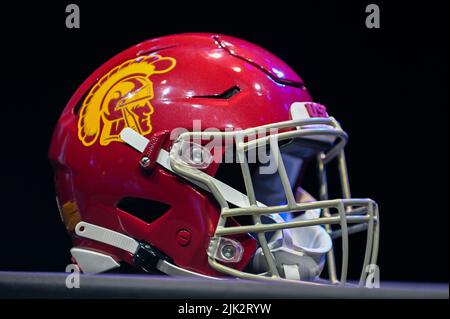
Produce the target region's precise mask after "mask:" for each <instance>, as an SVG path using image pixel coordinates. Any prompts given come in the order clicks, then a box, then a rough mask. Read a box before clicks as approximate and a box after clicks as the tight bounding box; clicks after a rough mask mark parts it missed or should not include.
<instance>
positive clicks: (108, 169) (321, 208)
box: [49, 34, 379, 283]
mask: <svg viewBox="0 0 450 319" xmlns="http://www.w3.org/2000/svg"><path fill="white" fill-rule="evenodd" d="M346 141H347V135H346V133H345V132H344V131H343V130H342V129H341V127H340V126H339V124H338V122H337V121H336V120H335V119H334V118H332V117H330V116H329V115H328V113H327V111H326V109H325V107H324V106H323V105H320V104H317V103H314V102H313V101H312V99H311V97H310V95H309V94H308V92H307V90H306V88H305V85H304V83H303V81H302V79H301V78H300V77H299V76H298V75H297V74H296V73H295V72H294V71H293V70H292V69H290V68H289V67H288V66H287V65H286V64H285V63H284V62H283V61H281V60H280V59H279V58H277V57H276V56H274V55H273V54H271V53H269V52H267V51H266V50H264V49H262V48H260V47H258V46H256V45H254V44H251V43H249V42H246V41H243V40H240V39H236V38H233V37H229V36H224V35H216V34H180V35H172V36H165V37H161V38H157V39H152V40H148V41H145V42H142V43H140V44H138V45H135V46H133V47H131V48H129V49H127V50H125V51H124V52H122V53H120V54H118V55H116V56H115V57H113V58H112V59H110V60H109V61H108V62H106V63H105V64H103V65H102V66H101V67H100V68H99V69H97V70H96V71H95V72H94V73H93V74H92V75H91V76H89V77H88V79H87V80H86V81H84V83H83V84H82V85H81V86H80V88H79V89H78V90H77V91H76V92H75V94H74V95H73V97H72V98H71V99H70V101H69V103H68V104H67V106H66V108H65V109H64V111H63V113H62V115H61V117H60V119H59V121H58V124H57V127H56V129H55V132H54V134H53V138H52V142H51V147H50V151H49V157H50V159H51V162H52V165H53V168H54V174H55V183H56V192H57V202H58V206H59V209H60V213H61V217H62V219H63V221H64V223H65V225H66V228H67V230H68V232H69V233H70V235H71V237H72V241H73V245H74V247H73V248H72V250H71V253H72V256H73V259H74V261H75V262H76V263H77V264H78V265H79V267H80V268H81V270H83V271H84V272H89V273H98V272H104V271H108V270H111V269H114V268H118V267H121V266H122V265H124V264H128V265H131V266H132V267H135V268H136V269H137V270H143V271H146V272H152V273H153V272H163V273H166V274H169V275H193V276H203V277H205V276H206V277H215V278H218V277H226V276H233V277H241V278H263V279H267V280H273V279H275V280H278V279H283V280H297V281H298V280H301V281H311V280H316V279H318V278H319V275H320V273H321V271H322V268H323V267H324V264H325V260H326V262H327V264H328V277H329V279H330V280H331V281H332V282H341V283H345V281H346V276H347V275H346V274H347V264H348V261H347V260H348V234H349V233H352V232H354V231H358V230H365V229H367V243H366V253H365V256H364V265H363V272H362V275H361V279H360V281H361V283H362V282H363V280H364V278H365V272H366V271H367V267H368V266H369V264H375V263H376V258H377V250H378V224H379V223H378V208H377V205H376V204H375V202H373V201H372V200H370V199H352V198H350V188H349V185H348V178H347V170H346V164H345V158H344V152H343V148H344V146H345V143H346ZM333 159H336V161H337V163H338V165H337V167H338V169H339V176H340V179H341V185H342V190H343V198H338V199H328V191H327V182H326V174H325V166H326V165H327V164H328V163H329V162H330V161H331V160H333ZM313 161H314V162H317V164H318V166H317V167H318V173H319V181H320V190H319V192H318V194H319V197H320V200H315V199H314V198H313V197H312V196H311V195H309V194H308V193H307V192H306V191H305V190H304V189H303V188H302V187H301V185H302V184H301V178H300V177H301V176H302V175H303V174H304V173H305V171H306V170H307V169H308V170H310V169H314V167H313V166H312V163H311V162H313ZM235 168H237V169H238V170H237V171H235V170H234V169H235ZM348 224H352V225H353V226H347V225H348ZM331 225H337V226H339V227H338V228H336V227H335V226H333V228H332V227H331ZM337 237H341V238H342V266H341V276H340V278H338V276H337V274H336V268H335V262H334V254H333V245H332V239H334V238H337Z"/></svg>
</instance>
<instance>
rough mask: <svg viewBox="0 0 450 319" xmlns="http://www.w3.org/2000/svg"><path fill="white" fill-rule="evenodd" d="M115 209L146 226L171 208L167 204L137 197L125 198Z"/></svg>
mask: <svg viewBox="0 0 450 319" xmlns="http://www.w3.org/2000/svg"><path fill="white" fill-rule="evenodd" d="M116 207H117V208H118V209H120V210H122V211H123V212H125V213H128V214H130V215H132V216H134V217H136V218H139V219H140V220H142V221H144V222H146V223H148V224H150V223H152V222H154V221H155V220H157V219H158V218H160V217H161V216H163V215H164V214H165V213H166V212H168V211H169V210H170V208H171V206H170V205H168V204H165V203H162V202H158V201H155V200H151V199H147V198H138V197H125V198H123V199H121V200H120V201H119V202H118V203H117V205H116Z"/></svg>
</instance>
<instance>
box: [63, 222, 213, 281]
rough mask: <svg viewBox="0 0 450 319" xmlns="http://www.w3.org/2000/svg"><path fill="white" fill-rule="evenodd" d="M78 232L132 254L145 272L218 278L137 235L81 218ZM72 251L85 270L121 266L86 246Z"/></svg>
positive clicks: (76, 230) (138, 266) (76, 232)
mask: <svg viewBox="0 0 450 319" xmlns="http://www.w3.org/2000/svg"><path fill="white" fill-rule="evenodd" d="M75 234H76V235H77V236H79V237H83V238H87V239H91V240H95V241H98V242H101V243H104V244H107V245H110V246H113V247H116V248H119V249H122V250H124V251H126V252H128V253H130V254H132V255H133V263H134V265H135V266H136V267H137V268H139V269H141V270H143V271H145V272H154V271H155V270H157V271H160V272H163V273H165V274H167V275H170V276H191V277H197V278H208V279H218V278H214V277H209V276H205V275H202V274H198V273H195V272H192V271H189V270H186V269H183V268H180V267H178V266H175V265H174V264H173V263H172V261H171V260H170V258H169V257H167V256H166V255H164V253H163V252H161V251H160V250H158V249H157V248H156V247H154V246H152V245H151V244H149V243H146V242H144V241H142V242H139V241H137V240H135V239H134V238H131V237H129V236H127V235H124V234H122V233H119V232H116V231H113V230H111V229H108V228H104V227H101V226H98V225H94V224H91V223H87V222H79V223H78V224H77V225H76V227H75ZM71 252H72V256H73V257H74V258H75V260H76V261H77V263H78V264H79V266H80V268H81V270H83V272H86V273H100V272H104V271H107V270H110V269H113V268H118V267H120V265H119V264H118V263H117V262H116V261H115V260H114V259H113V258H112V257H111V256H108V255H104V254H101V253H97V252H94V251H92V250H89V249H86V248H81V247H74V248H72V250H71Z"/></svg>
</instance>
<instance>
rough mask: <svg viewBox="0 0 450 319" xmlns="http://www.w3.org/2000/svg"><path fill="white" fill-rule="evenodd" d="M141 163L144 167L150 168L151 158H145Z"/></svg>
mask: <svg viewBox="0 0 450 319" xmlns="http://www.w3.org/2000/svg"><path fill="white" fill-rule="evenodd" d="M139 163H140V164H141V166H142V167H148V166H149V165H150V158H148V157H147V156H144V157H142V158H141V160H140V161H139Z"/></svg>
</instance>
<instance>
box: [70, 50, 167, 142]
mask: <svg viewBox="0 0 450 319" xmlns="http://www.w3.org/2000/svg"><path fill="white" fill-rule="evenodd" d="M175 65H176V61H175V59H174V58H171V57H162V56H160V55H150V56H145V57H139V58H135V59H131V60H128V61H125V62H124V63H122V64H121V65H119V66H117V67H115V68H114V69H112V70H111V71H110V72H108V73H107V74H105V75H104V76H103V77H102V78H101V79H100V80H99V81H98V82H97V83H96V84H95V85H94V86H93V87H92V89H91V91H90V92H89V94H88V95H87V96H86V98H85V100H84V101H83V105H82V107H81V110H80V116H79V119H78V138H79V139H80V141H81V142H82V143H83V145H84V146H91V145H93V144H94V143H95V142H96V141H97V140H99V142H100V145H103V146H106V145H108V144H109V143H111V142H112V141H122V140H121V139H120V132H121V131H122V130H123V129H124V128H125V127H130V128H132V129H134V130H135V131H137V132H139V133H140V134H142V135H146V134H149V133H150V132H151V131H152V125H151V121H150V115H151V114H153V111H154V109H153V106H152V105H151V103H150V101H151V100H152V99H153V83H152V81H151V80H150V76H152V75H153V74H162V73H166V72H169V71H170V70H172V69H173V68H174V67H175Z"/></svg>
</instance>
